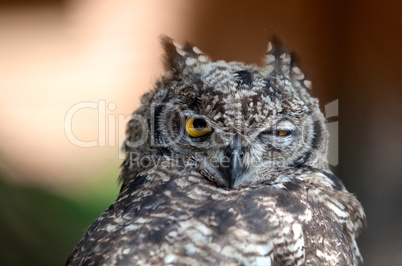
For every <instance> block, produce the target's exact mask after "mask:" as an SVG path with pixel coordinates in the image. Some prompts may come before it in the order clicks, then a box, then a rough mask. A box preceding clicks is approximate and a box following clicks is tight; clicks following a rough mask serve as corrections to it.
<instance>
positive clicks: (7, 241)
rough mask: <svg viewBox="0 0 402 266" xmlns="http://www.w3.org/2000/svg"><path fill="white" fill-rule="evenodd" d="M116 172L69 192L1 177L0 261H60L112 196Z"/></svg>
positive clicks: (19, 262) (45, 263) (57, 263)
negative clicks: (27, 185)
mask: <svg viewBox="0 0 402 266" xmlns="http://www.w3.org/2000/svg"><path fill="white" fill-rule="evenodd" d="M116 179H117V173H112V174H111V173H108V174H107V175H106V174H105V177H104V178H101V179H100V181H99V179H98V180H97V182H96V185H94V183H95V182H91V184H87V185H85V186H83V187H80V188H75V189H70V190H69V191H63V192H61V191H59V192H54V191H53V192H50V191H48V190H45V189H39V188H32V187H25V186H19V185H15V184H11V183H9V182H6V181H4V179H3V178H2V176H1V175H0V265H64V264H65V262H66V260H67V257H68V255H69V254H70V252H71V251H72V250H73V248H74V246H75V245H76V244H77V243H78V241H79V239H80V238H81V236H82V235H83V234H84V233H85V231H86V230H87V228H88V227H89V226H90V225H91V223H92V222H93V221H94V220H95V219H96V217H98V216H99V215H100V214H101V213H102V212H103V211H104V210H105V209H106V208H107V207H108V206H109V205H110V204H111V203H113V201H114V200H115V199H116V197H117V194H118V190H119V186H118V184H117V181H116Z"/></svg>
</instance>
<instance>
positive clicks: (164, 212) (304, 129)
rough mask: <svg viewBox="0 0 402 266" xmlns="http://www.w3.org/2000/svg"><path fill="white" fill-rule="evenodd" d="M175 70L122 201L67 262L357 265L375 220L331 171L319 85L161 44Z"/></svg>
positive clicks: (154, 107) (287, 62) (138, 142)
mask: <svg viewBox="0 0 402 266" xmlns="http://www.w3.org/2000/svg"><path fill="white" fill-rule="evenodd" d="M162 45H163V47H164V50H165V69H166V72H165V74H164V75H163V76H162V77H161V78H160V79H159V80H158V81H157V82H156V84H155V86H154V89H153V90H151V91H150V92H148V93H146V94H145V95H144V96H143V97H142V99H141V105H140V107H139V108H138V109H137V110H136V111H135V112H134V113H133V116H132V118H131V120H130V121H129V123H128V129H127V139H126V141H125V144H124V149H125V152H126V159H125V161H124V163H123V165H122V171H121V174H120V177H119V179H120V181H121V190H120V193H119V195H118V198H117V199H116V201H115V202H114V203H113V204H112V205H111V206H110V207H109V208H108V209H106V211H105V212H104V213H103V214H101V215H100V216H99V218H97V219H96V220H95V222H94V223H93V224H92V225H91V226H90V228H89V229H88V231H87V232H86V233H85V235H84V236H83V237H82V239H81V240H80V242H79V243H78V244H77V246H76V247H75V249H74V250H73V252H72V253H71V255H70V257H69V258H68V261H67V265H103V264H105V265H163V264H178V265H357V264H358V263H359V261H362V257H361V255H360V252H359V249H358V246H357V244H356V240H355V238H356V237H357V235H358V233H359V232H360V229H361V228H362V227H364V225H365V220H366V218H365V214H364V211H363V208H362V206H361V204H360V203H359V201H358V200H357V199H356V197H355V196H354V195H353V194H351V193H349V192H348V191H347V190H346V188H345V187H344V185H343V183H342V182H341V180H340V179H338V178H337V177H336V176H335V175H334V174H333V173H332V172H331V170H330V169H329V166H328V163H327V153H328V151H327V146H328V132H327V128H326V121H325V118H324V116H323V114H322V112H321V111H320V108H319V102H318V100H317V99H316V98H314V97H312V95H311V93H310V86H311V82H310V81H308V80H306V78H305V75H304V74H303V73H302V71H301V70H300V68H298V67H297V66H296V65H295V63H294V59H293V58H292V56H291V55H290V54H289V53H288V52H287V50H286V49H285V47H284V45H283V44H281V42H279V41H277V40H274V41H272V42H269V43H268V49H267V52H266V55H265V58H264V59H265V60H264V63H263V66H257V65H247V64H244V63H240V62H225V61H212V60H211V59H209V58H208V56H206V55H205V54H204V53H202V52H201V51H200V50H199V49H198V48H197V47H195V46H192V45H190V44H188V43H187V44H185V45H183V46H181V45H179V44H177V43H175V42H174V41H173V40H171V39H170V38H168V37H164V38H162Z"/></svg>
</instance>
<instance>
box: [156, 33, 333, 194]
mask: <svg viewBox="0 0 402 266" xmlns="http://www.w3.org/2000/svg"><path fill="white" fill-rule="evenodd" d="M164 44H165V49H166V51H167V60H166V61H167V64H166V65H167V69H168V70H170V72H168V73H167V75H166V76H165V77H164V79H163V80H162V82H160V83H159V90H157V92H156V93H155V95H154V96H153V97H152V106H151V108H150V110H151V114H150V117H151V119H150V127H151V129H152V130H151V132H152V133H151V142H152V143H153V145H152V146H153V147H154V148H155V147H157V148H158V149H160V150H161V151H164V152H167V153H168V154H169V155H170V156H179V157H180V158H185V159H186V160H188V161H189V162H192V163H196V164H197V165H198V167H197V168H198V169H200V171H201V173H202V174H203V175H204V176H205V177H206V178H208V179H209V180H210V181H212V182H214V183H216V184H217V185H219V186H222V187H226V188H239V187H243V186H250V185H253V184H255V183H258V182H264V181H268V180H266V179H267V178H269V177H270V176H272V175H269V174H268V175H267V174H266V173H274V172H278V171H281V170H283V169H286V168H288V167H294V166H297V165H302V164H306V165H311V166H314V167H317V166H318V165H320V161H322V158H324V160H325V158H326V150H325V151H324V152H323V151H322V147H326V143H325V141H326V135H325V132H326V130H325V125H324V124H323V121H324V120H323V116H322V114H321V112H319V111H317V110H319V108H318V101H317V100H316V99H315V98H313V97H311V95H310V94H309V92H308V91H307V87H306V85H305V84H307V82H305V81H304V75H303V74H302V73H301V72H300V70H299V69H298V68H297V67H294V66H292V64H291V61H290V56H289V55H288V54H287V53H284V52H283V51H281V49H278V48H277V49H274V47H273V45H272V44H270V45H269V52H268V53H267V56H266V62H267V63H266V65H265V66H264V67H257V66H252V65H245V64H242V63H237V62H231V63H227V62H224V61H217V62H211V61H210V60H209V59H208V58H207V57H206V56H205V55H204V54H202V53H201V51H200V50H199V49H197V48H196V47H192V46H190V45H187V46H185V47H179V46H175V45H174V44H173V43H172V42H171V41H170V40H168V39H167V40H165V41H164ZM275 47H276V46H275ZM275 50H276V52H275ZM256 172H258V173H265V174H264V175H262V176H263V177H261V178H264V179H265V180H261V179H260V178H259V176H258V175H256Z"/></svg>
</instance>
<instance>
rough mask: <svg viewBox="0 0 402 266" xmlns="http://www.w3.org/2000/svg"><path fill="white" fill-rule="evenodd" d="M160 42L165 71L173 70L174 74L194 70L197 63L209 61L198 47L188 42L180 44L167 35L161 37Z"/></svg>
mask: <svg viewBox="0 0 402 266" xmlns="http://www.w3.org/2000/svg"><path fill="white" fill-rule="evenodd" d="M161 43H162V46H163V48H164V50H165V60H164V66H165V69H166V70H167V71H169V70H173V71H174V72H175V74H188V73H191V72H194V70H195V68H196V67H197V66H198V65H200V64H203V63H207V62H209V61H210V60H209V58H208V57H207V56H205V55H204V54H203V53H202V52H201V50H200V49H198V48H197V47H195V46H193V45H191V44H190V43H186V44H185V45H184V46H181V45H180V44H178V43H177V42H175V41H173V40H172V39H171V38H169V37H167V36H162V37H161Z"/></svg>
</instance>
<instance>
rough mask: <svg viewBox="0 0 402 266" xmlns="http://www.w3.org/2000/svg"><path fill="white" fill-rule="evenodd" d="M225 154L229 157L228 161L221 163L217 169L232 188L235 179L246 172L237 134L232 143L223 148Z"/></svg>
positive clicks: (242, 151)
mask: <svg viewBox="0 0 402 266" xmlns="http://www.w3.org/2000/svg"><path fill="white" fill-rule="evenodd" d="M225 156H226V157H227V158H228V159H229V160H228V163H227V164H225V165H221V166H220V167H219V171H220V172H221V174H222V176H223V177H224V178H225V179H226V181H227V183H228V186H229V188H233V187H234V185H235V183H236V180H238V179H239V177H241V176H242V175H243V174H244V173H245V172H246V168H245V167H244V163H243V156H244V150H243V147H242V146H241V142H240V138H239V135H237V134H236V135H235V137H234V139H233V144H232V145H229V146H227V147H226V148H225Z"/></svg>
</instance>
